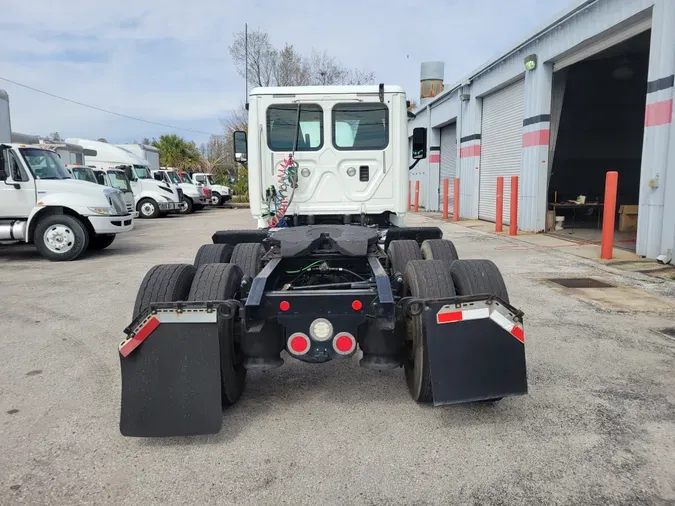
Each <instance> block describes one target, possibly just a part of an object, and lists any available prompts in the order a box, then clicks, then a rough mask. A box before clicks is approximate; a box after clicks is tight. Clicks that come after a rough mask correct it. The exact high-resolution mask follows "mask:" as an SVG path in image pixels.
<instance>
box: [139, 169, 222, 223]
mask: <svg viewBox="0 0 675 506" xmlns="http://www.w3.org/2000/svg"><path fill="white" fill-rule="evenodd" d="M152 176H153V177H154V178H155V179H156V180H158V181H163V182H164V183H166V184H176V185H178V186H179V187H180V189H181V190H183V209H182V210H181V213H182V214H190V213H192V212H194V211H201V210H202V209H204V207H205V206H207V205H209V204H210V203H211V202H210V199H208V198H207V197H206V193H205V192H204V187H203V186H202V185H199V184H193V183H186V182H184V181H183V180H182V179H181V177H180V176H179V174H178V170H177V169H174V168H172V167H162V168H161V169H160V170H153V171H152Z"/></svg>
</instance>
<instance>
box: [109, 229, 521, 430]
mask: <svg viewBox="0 0 675 506" xmlns="http://www.w3.org/2000/svg"><path fill="white" fill-rule="evenodd" d="M237 234H240V235H239V237H237ZM242 236H243V237H246V238H248V239H249V240H250V239H255V238H258V237H263V236H262V234H253V233H247V232H243V233H242V232H236V231H233V232H232V233H231V234H229V233H228V232H219V233H216V234H214V238H213V239H214V244H213V245H210V246H204V247H202V248H203V249H204V248H206V249H207V250H209V249H211V250H213V251H212V254H207V253H208V252H207V253H204V252H203V251H202V250H200V254H199V255H198V260H199V262H202V261H203V259H205V258H209V259H210V260H208V262H214V263H201V264H199V262H197V263H198V265H196V266H191V265H165V266H157V267H155V268H153V270H151V271H150V272H149V273H148V275H147V276H146V279H145V280H144V281H143V284H142V285H141V289H140V290H139V298H138V299H137V308H136V309H137V310H136V313H135V317H134V319H133V321H132V323H131V324H130V325H129V327H127V329H125V333H126V337H125V339H124V340H123V341H122V342H121V343H120V345H119V354H120V362H121V370H122V409H121V418H120V430H121V432H122V434H124V435H127V436H144V437H147V436H160V437H161V436H182V435H197V434H212V433H215V432H218V430H220V428H221V423H222V408H223V407H224V406H227V405H229V404H232V403H234V402H236V400H237V399H238V398H239V395H240V394H241V392H242V390H243V387H244V378H245V374H246V370H253V369H255V370H260V369H262V370H265V369H270V368H273V367H279V366H280V365H282V364H283V363H284V359H282V355H285V356H288V357H290V358H295V359H298V360H301V361H305V362H310V363H322V362H326V361H329V360H336V359H340V358H349V357H352V356H354V355H355V354H356V353H357V352H358V351H359V350H360V352H361V354H362V357H361V358H360V361H359V363H360V365H362V366H364V367H369V368H375V369H387V368H396V367H403V368H404V370H405V376H406V380H407V382H408V387H409V389H410V392H411V394H412V396H413V399H414V400H416V401H418V402H431V403H433V404H434V405H445V404H456V403H462V402H475V401H497V400H499V399H501V398H503V397H507V396H512V395H522V394H526V393H527V373H526V365H525V351H524V331H523V314H522V312H520V311H519V310H517V309H516V308H514V307H513V306H511V305H510V303H509V302H508V294H507V293H506V291H505V288H503V289H502V288H501V287H503V280H502V279H501V275H500V274H499V272H498V270H497V269H496V266H494V264H492V263H491V262H489V261H480V260H458V259H456V258H455V256H456V250H455V248H454V246H453V245H452V243H451V242H450V241H447V240H444V239H442V238H441V232H440V230H439V229H438V228H435V227H429V228H427V229H410V230H409V231H408V230H406V229H401V230H396V232H395V233H393V234H391V236H390V240H389V241H387V240H386V234H385V232H383V231H379V230H377V229H371V228H367V227H362V226H358V225H342V226H340V225H324V226H313V227H296V228H289V229H282V230H276V231H269V232H267V233H266V234H265V235H264V238H262V240H261V241H259V242H258V241H255V240H254V241H253V242H249V243H242V242H236V241H233V244H231V243H230V241H229V238H230V237H232V238H236V239H240V238H241V237H242ZM392 237H393V239H391V238H392ZM443 252H450V256H447V254H446V253H443ZM444 255H445V256H444ZM472 272H474V273H476V272H477V273H478V274H479V277H478V278H475V279H474V278H471V277H470V276H471V273H472ZM481 280H489V283H488V284H484V285H481V284H480V283H481ZM483 282H485V281H483ZM471 283H474V284H473V285H472V284H471ZM476 283H478V284H476ZM490 283H492V284H490ZM153 287H156V291H155V292H152V290H155V288H153ZM471 287H473V288H471ZM148 294H149V295H148ZM155 294H162V295H161V296H159V295H155ZM153 297H154V299H153ZM139 301H140V302H139Z"/></svg>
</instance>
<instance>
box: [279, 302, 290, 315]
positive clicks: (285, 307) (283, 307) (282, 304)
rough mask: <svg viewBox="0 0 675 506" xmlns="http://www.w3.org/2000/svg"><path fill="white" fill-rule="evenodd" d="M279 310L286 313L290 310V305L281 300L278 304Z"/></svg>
mask: <svg viewBox="0 0 675 506" xmlns="http://www.w3.org/2000/svg"><path fill="white" fill-rule="evenodd" d="M279 309H280V310H281V311H284V312H286V311H288V310H289V309H291V303H290V302H288V301H287V300H282V301H281V302H279Z"/></svg>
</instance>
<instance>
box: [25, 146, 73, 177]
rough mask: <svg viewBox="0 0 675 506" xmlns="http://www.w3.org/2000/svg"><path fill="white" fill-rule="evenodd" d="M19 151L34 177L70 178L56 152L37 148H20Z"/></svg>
mask: <svg viewBox="0 0 675 506" xmlns="http://www.w3.org/2000/svg"><path fill="white" fill-rule="evenodd" d="M19 151H20V152H21V156H23V159H24V160H25V161H26V164H27V165H28V167H29V168H30V170H31V172H32V173H33V175H34V176H35V178H36V179H70V175H69V174H68V171H67V170H66V168H65V167H64V166H63V163H61V159H60V158H59V155H57V154H56V153H54V152H52V151H47V150H45V149H37V148H21V149H19Z"/></svg>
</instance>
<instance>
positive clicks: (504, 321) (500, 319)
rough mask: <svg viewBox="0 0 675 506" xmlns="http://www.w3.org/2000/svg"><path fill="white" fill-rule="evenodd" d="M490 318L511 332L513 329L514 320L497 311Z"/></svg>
mask: <svg viewBox="0 0 675 506" xmlns="http://www.w3.org/2000/svg"><path fill="white" fill-rule="evenodd" d="M490 319H491V320H492V321H493V322H495V323H496V324H497V325H499V326H500V327H501V328H503V329H504V330H506V331H507V332H509V333H510V332H511V330H513V327H514V324H513V322H512V321H511V320H509V319H508V318H507V317H506V316H504V315H503V314H501V313H499V312H497V311H493V312H492V313H491V314H490Z"/></svg>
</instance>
